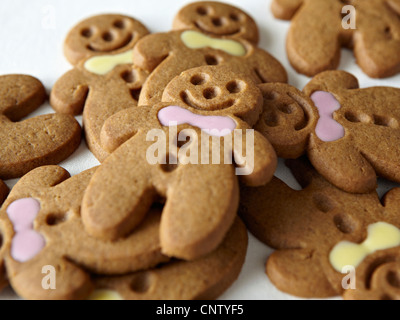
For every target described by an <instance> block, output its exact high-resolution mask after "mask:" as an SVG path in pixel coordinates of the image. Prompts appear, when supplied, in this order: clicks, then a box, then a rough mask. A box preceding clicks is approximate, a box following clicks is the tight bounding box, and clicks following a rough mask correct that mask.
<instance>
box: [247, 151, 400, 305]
mask: <svg viewBox="0 0 400 320" xmlns="http://www.w3.org/2000/svg"><path fill="white" fill-rule="evenodd" d="M288 165H289V167H290V169H291V170H292V172H293V173H294V175H295V177H296V178H297V180H298V181H299V183H300V184H301V186H302V188H303V189H302V190H300V191H297V190H293V189H292V188H290V187H288V186H287V185H286V184H285V183H283V182H282V181H280V180H279V179H278V178H274V179H273V180H272V182H271V183H270V184H268V185H266V186H263V187H260V188H252V189H250V188H246V187H244V188H243V189H242V190H241V191H242V193H241V208H240V210H239V212H240V215H241V216H242V217H243V219H244V221H245V223H246V225H247V227H248V228H249V229H250V231H251V232H252V233H253V234H254V235H255V236H256V237H257V238H258V239H260V240H261V241H262V242H264V243H266V244H267V245H269V246H271V247H272V248H275V249H277V250H276V251H275V252H274V253H272V255H271V256H270V257H269V258H268V261H267V264H266V273H267V275H268V276H269V278H270V279H271V281H272V282H273V283H274V285H276V286H277V288H278V289H280V290H282V291H285V292H287V293H289V294H293V295H296V296H300V297H314V298H324V297H331V296H337V295H343V297H344V298H345V299H367V300H370V299H395V300H398V299H400V288H399V274H400V229H399V228H400V212H399V203H400V189H399V188H394V189H392V190H390V191H389V192H388V193H387V194H386V195H385V197H384V198H383V200H382V202H381V201H380V199H379V197H378V194H377V193H376V192H375V191H373V192H371V193H368V194H362V195H355V194H351V193H346V192H344V191H341V190H340V189H337V188H336V187H334V186H333V185H331V184H330V183H329V182H328V181H326V180H325V179H324V178H322V177H321V176H320V175H318V174H317V173H316V171H315V170H314V169H313V168H312V167H311V165H310V164H309V163H308V161H307V160H305V159H302V160H288Z"/></svg>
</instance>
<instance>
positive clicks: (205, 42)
mask: <svg viewBox="0 0 400 320" xmlns="http://www.w3.org/2000/svg"><path fill="white" fill-rule="evenodd" d="M181 39H182V41H183V43H184V44H185V45H186V46H187V47H188V48H191V49H201V48H205V47H210V48H213V49H216V50H222V51H225V52H226V53H229V54H231V55H233V56H244V55H245V54H246V49H245V47H244V46H243V45H242V44H241V43H240V42H237V41H234V40H228V39H215V38H211V37H209V36H206V35H204V34H203V33H200V32H198V31H185V32H183V33H182V36H181Z"/></svg>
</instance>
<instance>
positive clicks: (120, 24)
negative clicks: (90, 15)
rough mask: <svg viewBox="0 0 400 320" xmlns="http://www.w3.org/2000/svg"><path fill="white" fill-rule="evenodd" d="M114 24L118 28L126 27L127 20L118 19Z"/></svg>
mask: <svg viewBox="0 0 400 320" xmlns="http://www.w3.org/2000/svg"><path fill="white" fill-rule="evenodd" d="M113 26H114V27H115V28H117V29H121V30H122V29H125V22H124V21H122V20H117V21H115V22H114V23H113Z"/></svg>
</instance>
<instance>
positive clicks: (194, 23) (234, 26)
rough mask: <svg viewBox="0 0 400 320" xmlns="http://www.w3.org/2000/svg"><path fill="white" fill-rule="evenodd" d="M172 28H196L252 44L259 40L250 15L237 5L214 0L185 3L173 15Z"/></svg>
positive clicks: (255, 26)
mask: <svg viewBox="0 0 400 320" xmlns="http://www.w3.org/2000/svg"><path fill="white" fill-rule="evenodd" d="M172 29H173V30H184V29H192V30H193V29H196V30H199V31H200V32H203V33H205V34H209V35H214V36H217V37H220V36H229V37H231V38H241V39H245V40H247V41H249V42H252V43H254V44H257V43H258V41H259V40H260V37H259V33H258V27H257V24H256V22H255V21H254V20H253V18H252V17H250V16H249V15H248V14H247V13H246V12H244V11H243V10H241V9H239V8H237V7H234V6H231V5H229V4H227V3H222V2H216V1H197V2H192V3H190V4H188V5H186V6H185V7H183V8H182V9H181V10H180V11H179V12H178V14H177V15H176V16H175V19H174V22H173V27H172Z"/></svg>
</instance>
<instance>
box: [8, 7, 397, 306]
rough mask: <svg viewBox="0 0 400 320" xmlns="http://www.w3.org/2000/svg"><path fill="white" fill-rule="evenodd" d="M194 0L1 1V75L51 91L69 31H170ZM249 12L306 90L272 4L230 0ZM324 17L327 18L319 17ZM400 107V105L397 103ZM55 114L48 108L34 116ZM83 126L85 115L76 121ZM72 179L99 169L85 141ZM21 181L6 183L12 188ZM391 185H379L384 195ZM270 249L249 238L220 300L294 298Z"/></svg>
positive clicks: (266, 44)
mask: <svg viewBox="0 0 400 320" xmlns="http://www.w3.org/2000/svg"><path fill="white" fill-rule="evenodd" d="M189 2H191V1H190V0H168V1H166V0H85V1H83V0H57V1H54V0H53V1H51V0H2V1H0V21H1V23H0V43H1V45H0V74H9V73H22V74H30V75H33V76H35V77H37V78H39V79H40V80H41V81H42V82H43V83H44V85H45V86H46V89H47V90H48V91H50V90H51V87H52V86H53V84H54V83H55V81H56V80H57V79H58V78H59V77H60V76H61V75H62V74H64V73H65V72H66V71H68V70H69V69H70V68H71V66H70V65H69V63H68V62H67V61H66V59H65V58H64V56H63V52H62V46H63V41H64V38H65V36H66V34H67V33H68V31H69V30H70V29H71V28H72V27H73V26H74V25H75V24H76V23H78V22H79V21H80V20H83V19H85V18H87V17H89V16H92V15H97V14H101V13H120V14H125V15H129V16H132V17H134V18H136V19H138V20H140V21H141V22H142V23H143V24H144V25H146V26H147V28H148V29H149V30H150V31H151V32H164V31H169V30H170V28H171V25H172V20H173V17H174V16H175V14H176V13H177V12H178V10H179V9H180V8H181V7H182V6H184V5H185V4H188V3H189ZM226 2H228V3H231V4H233V5H236V6H238V7H240V8H242V9H244V10H245V11H247V12H248V13H249V14H250V15H251V16H252V17H253V18H254V19H255V20H256V22H257V24H258V26H259V29H260V33H261V42H260V46H261V47H262V48H263V49H265V50H267V51H269V52H270V53H271V54H272V55H273V56H275V57H276V58H278V59H279V60H280V62H281V63H282V64H283V65H284V66H285V68H286V70H287V71H288V74H289V83H290V84H292V85H294V86H296V87H298V88H299V89H302V88H303V87H304V86H305V85H306V84H307V82H308V81H309V78H307V77H305V76H302V75H299V74H297V73H296V72H295V71H294V70H293V68H291V66H290V64H289V62H288V60H287V57H286V52H285V39H286V33H287V30H288V27H289V24H290V23H289V22H286V21H280V20H277V19H275V18H274V17H273V16H272V14H271V12H270V10H269V7H270V3H271V0H226ZM321 18H323V17H321ZM339 68H340V69H343V70H346V71H349V72H351V73H353V74H354V75H355V76H357V77H358V79H359V81H360V86H361V87H368V86H386V85H389V86H397V87H399V86H400V75H398V76H396V77H392V78H389V79H385V80H374V79H370V78H368V77H367V76H366V75H364V74H363V73H362V72H361V70H360V69H359V67H358V66H357V65H356V64H355V61H354V57H353V55H352V53H351V51H348V50H342V60H341V64H340V67H339ZM399 107H400V104H399ZM52 112H54V111H53V110H52V109H51V108H50V106H49V105H48V104H45V105H44V106H42V107H41V108H40V109H39V110H38V111H36V112H35V113H34V114H32V115H31V116H34V115H38V114H43V113H52ZM77 119H78V121H80V122H81V120H82V119H81V117H77ZM60 165H61V166H63V167H64V168H65V169H67V170H68V171H69V172H70V173H71V174H72V175H75V174H78V173H80V172H82V171H84V170H86V169H88V168H91V167H93V166H96V165H98V162H97V160H96V159H95V158H94V157H93V156H92V155H91V153H90V152H89V151H88V149H87V147H86V145H85V143H84V142H83V143H82V144H81V146H80V148H79V149H78V150H77V151H76V152H75V153H74V154H73V155H72V156H71V157H70V158H69V159H68V160H66V161H64V162H63V163H61V164H60ZM276 175H277V176H278V177H279V178H281V179H283V180H284V181H286V182H287V183H288V184H289V185H291V186H292V187H296V188H298V185H297V184H296V182H294V180H293V178H292V176H291V174H290V173H289V172H288V171H287V169H286V168H285V167H284V166H283V164H282V162H280V164H279V168H278V171H277V173H276ZM16 182H17V180H10V181H6V183H7V184H8V186H9V187H12V186H13V185H14V184H15V183H16ZM392 186H394V184H392V183H388V182H386V181H382V180H381V181H380V187H379V189H378V191H379V193H380V194H382V193H384V192H385V191H387V190H388V189H389V188H390V187H392ZM271 252H272V251H271V249H269V248H268V247H266V246H265V245H263V244H262V243H260V242H259V241H257V240H256V239H254V237H252V236H250V243H249V248H248V255H247V259H246V263H245V265H244V268H243V270H242V273H241V275H240V277H239V279H238V280H237V281H236V282H235V283H234V284H233V286H232V287H231V288H230V289H229V290H228V291H227V292H226V293H225V294H224V295H223V296H221V299H242V300H247V299H295V297H292V296H289V295H286V294H284V293H281V292H279V291H278V290H277V289H276V288H275V287H274V286H273V285H272V284H271V283H270V281H269V279H268V278H267V276H266V275H265V273H264V269H265V261H266V259H267V257H268V255H269V254H270V253H271ZM15 298H16V296H15V294H13V292H12V290H11V289H7V290H5V291H3V292H2V293H0V299H15Z"/></svg>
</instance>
